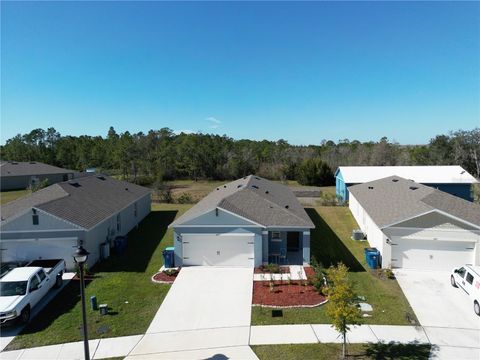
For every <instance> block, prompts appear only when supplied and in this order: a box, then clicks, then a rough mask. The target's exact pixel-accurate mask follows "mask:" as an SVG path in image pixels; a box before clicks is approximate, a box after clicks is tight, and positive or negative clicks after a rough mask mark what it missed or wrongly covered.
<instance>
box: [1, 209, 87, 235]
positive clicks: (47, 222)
mask: <svg viewBox="0 0 480 360" xmlns="http://www.w3.org/2000/svg"><path fill="white" fill-rule="evenodd" d="M35 212H36V215H38V225H34V224H33V210H32V209H28V210H27V211H26V212H24V213H23V214H22V215H19V216H17V217H15V218H13V219H11V220H10V219H9V220H8V221H7V222H5V223H2V224H1V229H2V232H3V231H47V230H48V231H49V230H78V229H81V228H80V227H79V226H76V225H74V224H72V223H70V222H68V221H65V220H62V219H60V218H58V217H56V216H53V215H51V214H49V213H47V212H45V211H42V210H38V209H36V210H35Z"/></svg>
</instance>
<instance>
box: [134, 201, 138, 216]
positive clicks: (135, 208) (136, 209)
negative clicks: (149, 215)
mask: <svg viewBox="0 0 480 360" xmlns="http://www.w3.org/2000/svg"><path fill="white" fill-rule="evenodd" d="M137 212H138V206H137V203H135V204H133V216H135V217H137Z"/></svg>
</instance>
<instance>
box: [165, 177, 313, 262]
mask: <svg viewBox="0 0 480 360" xmlns="http://www.w3.org/2000/svg"><path fill="white" fill-rule="evenodd" d="M170 227H173V230H174V233H173V238H174V246H175V266H187V265H212V266H247V267H248V266H252V267H253V266H259V265H262V264H263V263H269V262H277V263H285V264H290V265H293V264H300V265H302V264H304V263H309V262H310V229H313V228H314V227H315V226H314V224H313V222H312V221H311V220H310V218H309V216H308V215H307V213H306V212H305V210H304V208H303V207H302V205H300V203H299V202H298V200H297V198H296V197H295V195H294V194H293V193H292V191H291V190H290V189H289V188H288V187H287V186H285V185H282V184H279V183H276V182H272V181H269V180H266V179H263V178H260V177H258V176H253V175H250V176H247V177H244V178H242V179H238V180H235V181H233V182H230V183H228V184H225V185H222V186H219V187H217V188H216V189H215V190H213V191H212V192H211V193H210V194H208V195H207V196H206V197H205V198H203V199H202V200H201V201H200V202H199V203H197V204H196V205H195V206H193V207H192V208H190V209H189V210H188V211H186V212H185V213H184V214H183V215H182V216H180V217H179V218H178V219H176V220H175V221H174V222H173V223H172V224H170Z"/></svg>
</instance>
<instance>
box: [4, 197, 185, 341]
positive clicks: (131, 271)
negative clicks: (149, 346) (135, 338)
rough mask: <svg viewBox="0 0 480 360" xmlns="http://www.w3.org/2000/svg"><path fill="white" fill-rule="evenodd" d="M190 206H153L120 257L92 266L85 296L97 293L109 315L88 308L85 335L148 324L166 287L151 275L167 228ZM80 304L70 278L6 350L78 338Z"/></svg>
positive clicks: (126, 331) (167, 239)
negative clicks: (91, 275)
mask: <svg viewBox="0 0 480 360" xmlns="http://www.w3.org/2000/svg"><path fill="white" fill-rule="evenodd" d="M190 206H191V205H168V204H162V205H154V206H153V209H152V210H153V211H152V212H151V213H150V215H148V217H147V218H146V219H145V220H144V221H143V222H142V223H141V225H140V227H139V229H138V230H133V231H132V232H131V233H130V234H129V237H128V246H127V250H126V252H125V254H124V255H122V256H115V255H113V256H111V257H110V258H109V259H108V260H107V261H105V262H102V263H100V264H99V265H98V266H96V267H94V268H93V269H92V271H93V272H94V274H95V276H94V279H93V280H92V281H90V282H89V283H88V285H87V290H86V295H87V300H89V299H90V296H92V295H96V296H97V299H98V303H99V304H108V306H109V315H106V316H101V315H99V313H98V311H95V312H94V311H92V310H90V308H89V306H88V313H87V316H88V331H89V338H91V339H95V338H106V337H115V336H125V335H134V334H141V333H144V332H145V331H146V329H147V328H148V326H149V324H150V322H151V320H152V319H153V316H154V315H155V313H156V312H157V310H158V308H159V306H160V304H161V303H162V301H163V299H164V297H165V295H166V294H167V292H168V290H169V288H170V285H165V284H155V283H153V282H151V280H150V278H151V276H152V275H153V274H155V273H156V272H157V271H158V269H159V268H160V267H161V266H162V264H163V258H162V250H163V249H164V248H165V247H166V246H171V244H172V241H173V240H172V230H171V229H168V230H167V226H168V224H170V223H171V222H172V221H173V219H174V218H175V217H176V216H179V215H180V214H181V213H183V212H184V211H185V210H186V209H188V208H189V207H190ZM81 339H82V335H81V305H80V296H79V283H78V281H72V282H70V284H69V285H67V286H66V287H65V288H64V289H63V290H62V292H61V293H60V294H58V295H57V296H56V297H55V299H53V300H52V302H51V303H50V304H49V305H48V306H47V308H45V309H44V310H43V311H42V312H41V313H40V314H39V315H38V317H36V318H35V319H34V320H33V321H32V322H31V323H30V324H29V325H28V326H27V327H26V328H25V329H24V330H23V331H22V333H21V334H20V335H19V336H17V337H16V338H15V339H14V340H13V342H12V343H11V344H10V345H9V346H8V350H14V349H20V348H25V347H35V346H43V345H50V344H56V343H64V342H70V341H79V340H81Z"/></svg>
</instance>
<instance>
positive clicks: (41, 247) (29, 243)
mask: <svg viewBox="0 0 480 360" xmlns="http://www.w3.org/2000/svg"><path fill="white" fill-rule="evenodd" d="M76 245H77V238H76V237H68V238H57V239H18V240H3V241H2V249H3V250H2V260H3V261H30V260H35V259H64V260H65V262H66V263H67V268H69V269H73V268H74V267H75V264H74V262H73V257H72V254H73V252H74V251H75V248H74V247H75V246H76Z"/></svg>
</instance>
